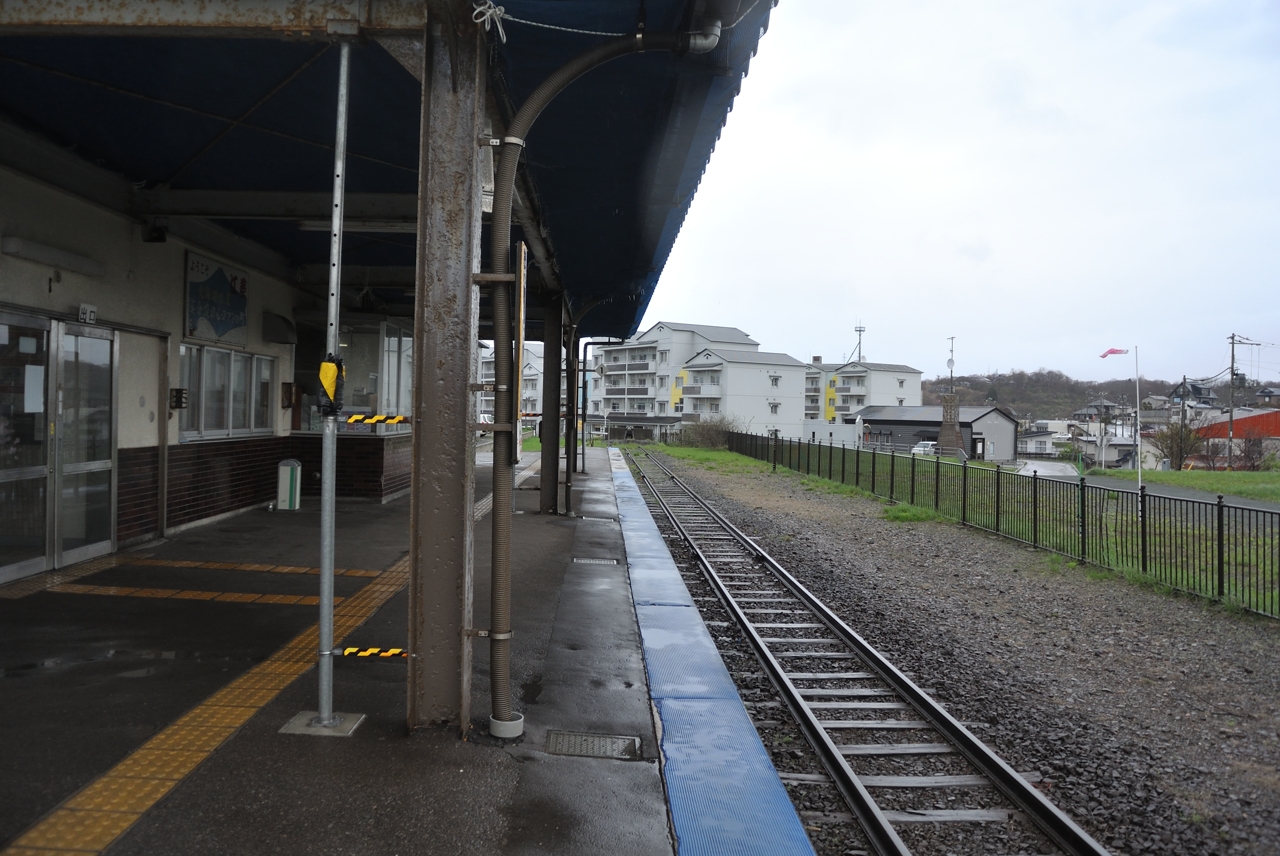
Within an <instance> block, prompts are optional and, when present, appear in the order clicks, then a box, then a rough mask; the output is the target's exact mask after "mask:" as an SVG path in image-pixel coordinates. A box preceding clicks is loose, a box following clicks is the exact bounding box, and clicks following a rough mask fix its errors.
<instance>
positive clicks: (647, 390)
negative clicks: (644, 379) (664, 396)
mask: <svg viewBox="0 0 1280 856" xmlns="http://www.w3.org/2000/svg"><path fill="white" fill-rule="evenodd" d="M623 388H624V389H625V390H626V391H627V395H633V396H641V397H643V398H652V397H653V388H652V387H648V386H628V387H623Z"/></svg>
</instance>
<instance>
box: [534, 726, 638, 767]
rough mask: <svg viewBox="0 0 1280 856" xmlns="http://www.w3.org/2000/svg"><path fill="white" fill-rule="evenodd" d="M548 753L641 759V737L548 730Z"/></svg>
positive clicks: (621, 759)
mask: <svg viewBox="0 0 1280 856" xmlns="http://www.w3.org/2000/svg"><path fill="white" fill-rule="evenodd" d="M547 753H548V754H550V755H580V756H582V757H585V758H616V759H618V760H620V761H639V760H640V738H639V737H623V736H621V735H617V734H583V733H582V732H578V731H548V732H547Z"/></svg>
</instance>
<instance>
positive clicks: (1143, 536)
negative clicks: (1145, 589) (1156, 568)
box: [1138, 484, 1147, 577]
mask: <svg viewBox="0 0 1280 856" xmlns="http://www.w3.org/2000/svg"><path fill="white" fill-rule="evenodd" d="M1138 537H1139V539H1140V540H1141V541H1142V575H1143V576H1144V577H1145V576H1146V575H1147V486H1146V485H1145V484H1144V485H1142V486H1141V487H1139V488H1138Z"/></svg>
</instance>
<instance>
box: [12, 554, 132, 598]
mask: <svg viewBox="0 0 1280 856" xmlns="http://www.w3.org/2000/svg"><path fill="white" fill-rule="evenodd" d="M149 555H151V554H150V553H112V554H111V555H110V556H101V557H99V558H97V559H90V560H89V561H87V562H80V563H78V564H75V565H72V566H70V567H68V568H59V569H58V570H56V571H46V572H45V573H43V574H36V575H35V576H34V577H28V578H26V579H25V580H18V581H16V582H12V583H8V584H6V585H2V586H0V598H5V599H9V600H13V599H16V598H20V597H26V596H27V595H29V594H35V593H36V592H38V591H48V590H50V589H52V588H55V587H57V586H60V585H62V584H63V583H69V582H72V581H73V580H78V579H80V578H81V577H87V576H89V575H90V574H96V573H98V571H105V570H107V569H108V568H114V567H116V566H117V565H127V564H131V563H133V562H137V561H139V560H145V559H146V557H147V556H149Z"/></svg>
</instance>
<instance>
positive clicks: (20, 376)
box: [0, 312, 53, 584]
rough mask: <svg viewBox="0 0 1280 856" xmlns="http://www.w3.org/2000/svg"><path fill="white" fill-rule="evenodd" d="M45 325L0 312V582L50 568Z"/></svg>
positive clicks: (48, 423) (41, 320)
mask: <svg viewBox="0 0 1280 856" xmlns="http://www.w3.org/2000/svg"><path fill="white" fill-rule="evenodd" d="M49 328H50V324H49V322H48V321H46V320H44V319H39V318H28V317H26V316H20V315H11V314H8V313H4V312H0V584H3V583H7V582H9V581H10V580H16V579H18V578H19V577H25V576H29V575H31V574H36V573H39V572H41V571H44V570H48V569H49V568H50V567H52V561H53V558H52V551H51V549H50V546H51V545H50V536H49V520H50V519H51V514H50V509H49V468H50V465H51V456H50V451H49V446H50V443H49V438H50V436H51V433H52V432H51V431H50V427H51V426H50V422H49V408H48V400H49V336H50V330H49Z"/></svg>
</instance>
